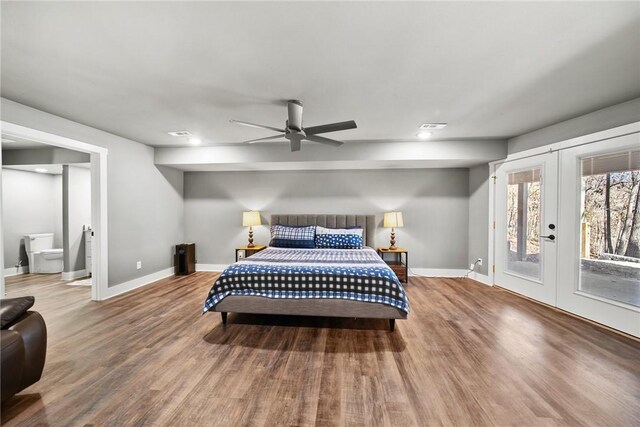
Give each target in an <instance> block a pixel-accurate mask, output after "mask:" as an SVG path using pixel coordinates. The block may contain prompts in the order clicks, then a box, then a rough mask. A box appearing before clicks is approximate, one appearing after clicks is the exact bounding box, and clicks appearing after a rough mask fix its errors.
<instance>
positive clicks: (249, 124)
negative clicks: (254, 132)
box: [229, 120, 284, 133]
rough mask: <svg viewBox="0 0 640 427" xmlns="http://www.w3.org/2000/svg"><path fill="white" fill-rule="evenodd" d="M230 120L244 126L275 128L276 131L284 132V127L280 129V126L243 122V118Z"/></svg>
mask: <svg viewBox="0 0 640 427" xmlns="http://www.w3.org/2000/svg"><path fill="white" fill-rule="evenodd" d="M229 121H230V122H231V123H237V124H239V125H242V126H249V127H251V128H258V129H269V130H273V131H276V132H282V133H284V129H278V128H274V127H271V126H265V125H257V124H255V123H249V122H243V121H241V120H229Z"/></svg>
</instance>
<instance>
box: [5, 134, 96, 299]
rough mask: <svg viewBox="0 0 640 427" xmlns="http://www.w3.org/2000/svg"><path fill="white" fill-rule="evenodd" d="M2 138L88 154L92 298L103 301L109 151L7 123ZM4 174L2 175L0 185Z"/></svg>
mask: <svg viewBox="0 0 640 427" xmlns="http://www.w3.org/2000/svg"><path fill="white" fill-rule="evenodd" d="M0 123H1V131H2V135H3V138H7V139H16V140H27V141H33V142H36V143H40V144H45V145H50V146H54V147H60V148H66V149H69V150H74V151H77V152H81V153H86V154H88V155H89V160H90V164H91V222H92V224H91V226H92V231H93V236H92V239H91V243H90V252H91V256H92V263H91V265H92V267H91V270H92V277H91V299H92V300H100V299H102V298H103V296H104V295H106V290H107V287H108V270H107V237H108V235H107V176H106V170H107V169H106V167H107V153H108V150H107V149H106V148H104V147H99V146H96V145H92V144H87V143H84V142H81V141H76V140H72V139H69V138H64V137H61V136H58V135H54V134H50V133H46V132H41V131H38V130H35V129H31V128H26V127H24V126H19V125H15V124H13V123H8V122H4V121H3V122H0ZM1 183H2V175H1V174H0V184H1ZM3 234H4V233H2V234H0V247H4V236H3ZM4 271H5V265H4V254H3V256H2V257H0V275H1V277H0V279H1V280H0V288H1V289H0V292H1V293H0V295H1V296H3V297H4V295H5V279H4Z"/></svg>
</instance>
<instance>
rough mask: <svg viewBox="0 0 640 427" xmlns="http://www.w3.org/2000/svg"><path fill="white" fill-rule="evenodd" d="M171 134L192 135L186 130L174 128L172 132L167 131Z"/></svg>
mask: <svg viewBox="0 0 640 427" xmlns="http://www.w3.org/2000/svg"><path fill="white" fill-rule="evenodd" d="M167 133H168V134H169V135H171V136H193V134H192V133H191V132H189V131H188V130H176V131H173V132H167Z"/></svg>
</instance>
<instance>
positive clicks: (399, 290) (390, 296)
mask: <svg viewBox="0 0 640 427" xmlns="http://www.w3.org/2000/svg"><path fill="white" fill-rule="evenodd" d="M271 224H272V225H274V224H280V225H287V226H297V227H300V226H310V225H313V226H321V227H327V228H350V227H361V228H362V230H363V243H364V245H366V246H364V247H363V248H362V249H299V248H276V247H268V248H267V249H265V250H263V251H260V252H258V253H256V254H254V255H252V256H251V257H248V258H245V259H244V260H241V261H239V262H236V263H234V264H232V265H230V266H229V267H228V268H227V269H225V271H224V272H223V273H222V274H221V275H220V276H219V277H218V278H217V280H216V281H215V283H214V284H213V286H212V287H211V290H210V291H209V294H208V295H207V298H206V300H205V304H204V308H203V313H206V312H220V313H221V314H222V321H223V323H224V324H226V323H227V313H254V314H277V315H296V316H326V317H351V318H375V319H388V320H389V327H390V329H391V331H393V330H394V327H395V320H396V319H406V318H407V315H408V313H409V302H408V300H407V297H406V293H405V291H404V288H403V286H402V284H401V283H400V281H399V280H398V278H397V277H396V275H395V273H394V272H393V271H392V270H391V269H390V268H389V267H388V266H387V264H386V263H384V262H383V261H382V260H381V259H380V257H379V256H378V255H377V253H376V251H375V250H374V249H372V247H374V246H375V240H374V239H375V231H376V230H375V228H376V222H375V216H374V215H272V216H271Z"/></svg>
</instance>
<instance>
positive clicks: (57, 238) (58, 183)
mask: <svg viewBox="0 0 640 427" xmlns="http://www.w3.org/2000/svg"><path fill="white" fill-rule="evenodd" d="M53 181H54V184H53V185H54V187H55V189H56V190H55V191H56V192H57V193H56V195H55V197H54V198H53V203H54V208H53V215H54V219H53V246H54V247H56V248H63V249H64V247H63V244H62V240H63V236H64V235H63V224H62V175H53Z"/></svg>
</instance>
